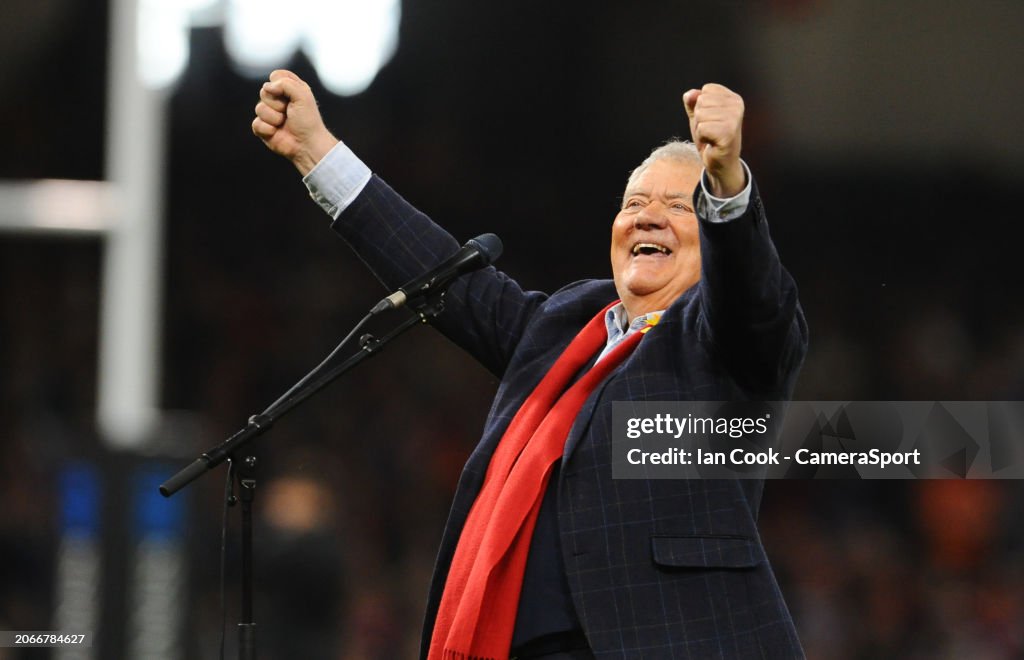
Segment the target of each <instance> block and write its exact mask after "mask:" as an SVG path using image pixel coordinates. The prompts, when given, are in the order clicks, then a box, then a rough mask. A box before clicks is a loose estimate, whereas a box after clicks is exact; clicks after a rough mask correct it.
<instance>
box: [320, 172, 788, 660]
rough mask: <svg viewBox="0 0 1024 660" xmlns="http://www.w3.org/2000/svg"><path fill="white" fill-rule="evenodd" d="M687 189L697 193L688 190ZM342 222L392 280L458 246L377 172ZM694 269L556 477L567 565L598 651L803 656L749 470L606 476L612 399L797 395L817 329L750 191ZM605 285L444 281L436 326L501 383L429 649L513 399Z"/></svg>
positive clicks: (595, 399) (580, 429) (595, 304)
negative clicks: (708, 476)
mask: <svg viewBox="0 0 1024 660" xmlns="http://www.w3.org/2000/svg"><path fill="white" fill-rule="evenodd" d="M696 194H697V193H695V198H696ZM333 227H334V229H335V231H337V232H338V233H339V234H340V235H341V236H342V237H343V238H344V239H345V240H346V241H347V242H348V243H349V244H350V245H351V246H352V247H353V248H354V250H355V251H356V253H357V254H358V255H359V256H360V258H362V259H363V260H364V261H365V262H366V263H367V265H369V267H370V268H371V269H372V270H373V272H374V273H375V274H376V275H377V276H378V278H380V279H381V280H382V281H383V282H384V284H385V285H386V286H387V288H388V289H391V290H393V289H395V288H398V287H399V286H401V285H402V284H404V283H405V282H407V281H409V280H411V279H413V278H414V277H416V276H418V275H420V274H421V273H423V272H424V271H426V270H427V269H428V268H431V267H432V266H434V265H436V264H438V263H440V262H441V261H442V260H443V259H445V258H447V257H448V256H450V255H451V254H453V253H454V252H455V251H456V250H457V249H458V248H459V247H460V245H459V243H458V242H457V241H456V240H455V239H454V238H453V237H452V236H451V235H449V234H448V233H447V232H445V231H444V230H443V229H441V228H440V227H438V226H437V225H436V224H434V223H433V222H432V221H431V220H430V219H429V218H427V216H425V215H424V214H422V213H420V212H419V211H417V210H416V209H415V208H413V207H412V206H411V205H409V204H408V203H407V202H406V201H405V200H404V199H402V198H401V197H400V196H399V195H398V194H397V193H395V192H394V191H393V190H392V189H391V188H389V187H388V186H387V184H385V183H384V182H383V181H382V180H380V179H379V178H377V177H376V176H374V177H373V178H372V179H371V181H370V182H369V184H367V186H366V188H365V189H364V190H363V191H362V192H361V193H360V194H359V196H358V197H357V198H356V200H355V201H354V202H353V203H352V204H351V205H350V206H349V207H348V208H346V209H345V211H344V212H342V214H341V215H340V216H339V218H338V219H337V220H336V221H335V222H334V224H333ZM700 236H701V238H700V240H701V256H702V273H701V279H700V281H699V282H698V283H697V284H696V285H694V286H693V287H691V288H690V289H689V290H688V291H686V292H685V293H684V294H683V295H682V296H680V297H679V298H678V299H677V300H676V302H675V303H674V304H673V305H672V306H671V307H670V308H669V309H668V310H667V312H666V313H665V315H664V316H663V318H662V320H661V321H660V323H659V324H658V325H657V326H656V327H655V328H653V329H652V330H651V331H650V332H648V334H647V336H646V337H645V338H644V340H643V341H642V342H640V345H639V347H638V348H637V349H636V351H635V352H634V353H633V354H632V355H631V356H630V357H629V358H628V359H627V360H626V361H625V362H624V363H623V364H622V365H620V366H619V367H618V368H617V369H616V371H614V372H613V373H612V374H611V376H609V378H608V379H607V380H606V381H605V382H604V383H603V384H602V385H601V386H599V387H598V389H597V390H596V391H595V392H594V393H593V394H592V395H591V396H590V398H589V399H588V400H587V402H586V404H585V405H584V407H583V409H582V410H581V411H580V414H579V417H578V418H577V420H576V423H575V425H574V426H573V429H572V431H571V432H570V434H569V437H568V439H567V441H566V443H565V453H564V456H563V460H562V467H561V470H560V471H559V476H558V481H557V483H552V484H550V485H549V488H557V489H558V493H557V501H558V525H559V534H560V538H561V547H562V554H563V560H564V566H565V571H566V576H567V578H568V584H569V588H570V590H571V592H572V599H573V603H574V605H575V607H576V612H577V615H578V616H579V620H580V623H581V625H582V627H583V632H584V633H585V635H586V637H587V640H588V641H589V644H590V647H591V649H592V650H593V652H594V654H595V656H596V657H598V658H602V659H604V658H623V659H626V658H628V659H630V660H632V659H634V658H652V659H659V658H787V659H788V658H796V657H802V656H803V652H802V650H801V647H800V642H799V640H798V639H797V635H796V631H795V628H794V625H793V621H792V618H791V616H790V614H789V611H788V610H787V608H786V605H785V602H784V601H783V598H782V594H781V592H780V591H779V587H778V585H777V583H776V580H775V577H774V574H773V573H772V570H771V567H770V566H769V564H768V560H767V558H766V556H765V551H764V548H763V546H762V544H761V540H760V536H759V534H758V530H757V513H758V508H759V506H760V502H761V492H762V487H763V483H762V482H760V481H757V480H650V481H646V480H626V479H617V480H613V479H612V478H611V428H612V402H613V401H633V400H636V401H640V400H651V401H679V400H697V401H730V400H734V401H735V400H781V399H788V398H790V396H791V394H792V391H793V386H794V382H795V379H796V374H797V371H798V370H799V367H800V365H801V363H802V361H803V357H804V354H805V352H806V349H807V326H806V324H805V322H804V317H803V313H802V312H801V310H800V306H799V303H798V301H797V290H796V285H795V284H794V282H793V280H792V278H791V277H790V276H789V274H788V273H787V272H786V271H785V270H784V269H783V268H782V265H781V264H780V262H779V258H778V255H777V253H776V251H775V247H774V245H773V244H772V242H771V239H770V237H769V234H768V226H767V224H766V221H765V216H764V210H763V207H762V204H761V200H760V198H759V197H758V194H757V188H756V186H754V187H753V190H752V194H751V199H750V203H749V205H748V208H747V211H746V213H745V214H744V215H743V216H741V217H740V218H737V219H735V220H732V221H730V222H726V223H710V222H707V221H706V220H704V219H701V220H700ZM617 297H618V296H617V294H616V291H615V287H614V284H613V283H612V282H611V281H610V280H590V281H582V282H576V283H573V284H570V285H568V286H566V287H565V288H563V289H561V290H559V291H557V292H556V293H554V294H551V295H550V296H549V295H547V294H544V293H540V292H535V291H523V290H522V289H521V288H520V287H519V285H518V284H516V282H515V281H514V280H512V279H511V278H509V277H508V276H507V275H505V274H504V273H502V272H500V271H497V270H495V269H494V268H493V267H488V268H486V269H483V270H480V271H477V272H474V273H472V274H469V275H465V276H463V277H461V278H459V279H458V280H456V281H455V282H454V283H453V284H452V286H451V287H450V289H449V290H448V293H447V297H446V305H445V311H444V312H443V313H442V315H441V316H440V317H439V318H438V319H437V320H436V321H435V322H434V325H435V326H436V327H437V328H438V329H439V330H440V331H441V332H443V333H444V334H445V335H446V336H447V337H449V338H450V339H451V340H452V341H454V342H455V343H456V344H458V345H459V346H461V347H462V348H463V349H465V350H467V351H469V353H470V354H472V355H473V356H474V357H475V358H476V359H477V360H479V361H480V362H481V363H482V364H483V365H484V366H485V367H486V368H487V369H489V370H490V371H491V372H493V373H494V374H495V375H496V376H498V377H499V378H500V379H501V382H500V385H499V386H498V392H497V394H496V395H495V397H494V403H493V405H492V407H491V410H490V413H489V415H488V417H487V421H486V423H485V426H484V430H483V436H482V438H481V439H480V442H479V444H478V445H477V447H476V449H475V450H474V451H473V452H472V454H471V455H470V457H469V460H468V462H467V463H466V466H465V468H464V470H463V473H462V476H461V478H460V481H459V485H458V488H457V490H456V493H455V498H454V502H453V504H452V508H451V512H450V513H449V517H448V522H447V524H446V527H445V531H444V536H443V538H442V541H441V548H440V550H439V553H438V557H437V563H436V566H435V570H434V577H433V581H432V584H431V587H430V592H429V596H428V602H427V610H426V618H425V624H424V629H423V639H422V645H421V655H422V656H423V657H425V655H426V650H427V648H428V647H429V643H430V635H431V631H432V628H433V623H434V619H435V616H436V615H437V609H438V604H439V602H440V599H441V593H442V591H443V589H444V583H445V579H446V576H447V573H448V568H449V565H450V562H451V559H452V555H453V553H454V551H455V545H456V542H457V541H458V538H459V534H460V531H461V529H462V526H463V524H464V523H465V521H466V516H467V515H468V513H469V510H470V507H471V506H472V504H473V501H474V499H475V498H476V495H477V493H478V491H479V489H480V487H481V484H482V482H483V478H484V473H485V472H486V469H487V464H488V461H489V460H490V457H491V454H492V452H493V451H494V448H495V445H496V444H497V442H498V441H499V440H500V439H501V437H502V434H503V433H504V432H505V429H506V428H507V426H508V424H509V422H510V421H511V420H512V417H513V416H514V415H515V413H516V411H517V410H518V409H519V407H520V405H521V404H522V403H523V401H524V400H525V399H526V397H527V396H528V395H529V393H530V392H531V391H532V390H533V388H534V387H535V386H536V385H537V383H538V382H539V381H540V379H541V378H542V377H543V376H544V374H545V373H546V372H547V370H548V368H549V367H550V366H551V365H552V364H553V363H554V361H555V360H556V359H557V358H558V356H559V355H560V354H561V353H562V351H563V350H564V349H565V347H566V346H567V345H568V344H569V342H570V341H571V340H572V339H573V338H574V337H575V336H576V334H577V332H578V331H579V330H580V329H581V328H582V327H583V325H584V324H585V323H586V322H587V321H589V320H590V319H591V318H593V316H594V315H595V314H597V313H598V312H599V311H600V310H601V309H602V308H603V307H604V306H605V305H607V304H608V303H610V302H612V301H613V300H615V299H616V298H617Z"/></svg>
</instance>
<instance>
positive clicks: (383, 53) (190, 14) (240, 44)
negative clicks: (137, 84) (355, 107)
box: [138, 0, 401, 96]
mask: <svg viewBox="0 0 1024 660" xmlns="http://www.w3.org/2000/svg"><path fill="white" fill-rule="evenodd" d="M400 19H401V4H400V2H399V0H289V2H288V3H286V4H285V5H284V6H282V4H281V3H280V2H278V1H277V0H139V5H138V21H139V23H138V48H139V58H138V62H139V68H140V70H139V75H140V78H141V80H142V81H143V83H144V84H146V85H147V86H148V87H150V88H151V89H163V88H166V87H168V86H170V85H172V84H174V82H175V81H177V80H178V78H179V77H180V76H181V74H182V72H183V71H184V70H185V67H186V66H187V65H188V57H189V52H188V50H189V30H190V29H191V28H192V27H196V26H199V25H202V26H216V25H221V26H223V29H224V41H225V49H226V50H227V53H228V55H229V56H230V58H231V62H232V64H233V65H234V66H235V67H236V68H237V69H238V70H239V71H240V72H241V73H243V74H245V75H250V76H253V77H263V76H266V75H267V73H268V72H269V71H270V70H271V69H274V68H277V67H279V66H282V65H283V64H284V63H285V62H287V60H288V59H289V58H290V57H292V55H294V54H295V52H296V51H298V50H301V51H302V52H304V53H305V54H306V55H307V56H308V57H309V59H310V61H311V62H312V63H313V66H314V67H316V70H317V74H318V75H319V77H320V80H321V82H323V84H324V86H325V87H326V88H327V89H328V90H330V91H331V92H333V93H335V94H341V95H345V96H350V95H354V94H359V93H360V92H362V91H364V90H365V89H366V88H367V87H369V85H370V83H372V82H373V79H374V78H375V77H376V75H377V73H378V72H379V71H380V69H381V68H382V67H383V66H384V65H385V64H387V62H388V61H389V60H390V59H391V57H392V56H393V55H394V54H395V51H396V49H397V46H398V24H399V20H400Z"/></svg>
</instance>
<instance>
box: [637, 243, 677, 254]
mask: <svg viewBox="0 0 1024 660" xmlns="http://www.w3.org/2000/svg"><path fill="white" fill-rule="evenodd" d="M641 254H645V255H654V254H663V255H665V256H668V255H670V254H672V250H670V249H668V248H667V247H665V246H664V245H659V244H657V243H637V244H636V245H634V246H633V256H634V257H635V256H637V255H641Z"/></svg>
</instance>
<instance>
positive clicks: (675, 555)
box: [651, 536, 764, 568]
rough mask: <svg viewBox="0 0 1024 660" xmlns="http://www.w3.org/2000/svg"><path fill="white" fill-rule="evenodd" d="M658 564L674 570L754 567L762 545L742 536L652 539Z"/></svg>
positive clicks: (662, 537) (757, 562) (759, 558)
mask: <svg viewBox="0 0 1024 660" xmlns="http://www.w3.org/2000/svg"><path fill="white" fill-rule="evenodd" d="M651 551H652V553H653V556H654V563H655V564H657V565H659V566H666V567H670V568H753V567H754V566H757V565H758V564H760V563H761V561H762V560H763V559H764V552H763V551H762V550H761V546H760V544H758V543H757V542H755V541H754V540H752V539H748V538H743V537H738V536H652V537H651Z"/></svg>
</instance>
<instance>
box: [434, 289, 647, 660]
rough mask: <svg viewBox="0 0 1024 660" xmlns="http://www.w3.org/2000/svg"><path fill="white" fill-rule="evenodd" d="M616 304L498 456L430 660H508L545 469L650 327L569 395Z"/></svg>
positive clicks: (529, 407)
mask: <svg viewBox="0 0 1024 660" xmlns="http://www.w3.org/2000/svg"><path fill="white" fill-rule="evenodd" d="M615 304H617V301H616V302H615V303H612V304H611V305H609V306H608V307H606V308H605V309H604V310H602V311H601V313H600V314H598V315H597V316H595V317H594V318H593V319H592V320H591V321H590V322H589V323H587V325H586V326H585V327H584V328H583V330H581V331H580V333H579V334H578V335H576V338H575V339H573V340H572V343H570V344H569V346H568V347H567V348H566V349H565V351H563V352H562V355H561V356H559V358H558V360H557V361H556V362H555V364H554V365H553V366H552V367H551V368H550V369H549V370H548V372H547V374H545V376H544V378H543V379H542V380H541V382H540V384H538V385H537V387H536V388H535V389H534V390H533V392H532V393H531V394H530V396H529V397H528V398H527V399H526V401H525V402H524V403H523V405H522V407H521V408H520V409H519V412H517V413H516V416H515V417H514V418H513V419H512V422H511V424H509V427H508V430H506V431H505V435H504V436H502V438H501V442H499V443H498V446H497V447H496V448H495V450H494V455H493V456H492V457H491V462H490V464H489V465H488V467H487V474H486V476H485V477H484V483H483V486H482V487H481V489H480V493H479V494H478V495H477V497H476V501H475V502H474V503H473V507H472V508H471V509H470V511H469V516H468V518H467V519H466V524H465V526H464V527H463V529H462V534H461V535H460V536H459V542H458V545H457V546H456V547H455V556H454V557H453V558H452V563H451V567H450V568H449V570H448V579H447V581H446V582H445V585H444V593H443V595H442V596H441V604H440V607H439V609H438V613H437V619H436V620H435V621H434V633H433V636H432V638H431V640H430V653H429V655H428V660H497V659H498V658H507V657H508V654H509V648H510V646H511V644H512V632H513V628H514V627H515V622H516V612H517V610H518V608H519V593H520V591H521V590H522V587H523V574H524V572H525V571H526V557H527V554H528V553H529V550H530V540H531V538H532V537H533V530H534V527H535V526H536V524H537V515H538V514H539V513H540V505H541V502H542V500H543V499H544V491H545V489H546V488H547V484H548V479H549V478H550V477H551V468H552V467H553V466H554V464H555V462H556V461H557V460H559V459H560V458H561V457H562V452H563V451H564V448H565V440H566V438H567V437H568V435H569V430H570V429H571V428H572V425H573V422H575V421H576V416H577V415H579V412H580V409H581V408H582V407H583V403H584V402H585V401H586V400H587V397H588V396H590V394H591V392H593V391H594V389H596V388H597V386H598V385H599V384H600V383H601V381H603V380H604V379H605V377H606V376H607V375H608V374H609V373H611V371H612V370H613V369H615V367H617V366H618V365H619V364H620V363H621V362H622V361H623V360H625V359H626V358H627V357H628V356H629V354H630V353H632V352H633V349H634V348H636V345H637V344H638V343H639V342H640V339H641V338H642V337H643V333H644V332H646V331H647V330H648V329H649V328H650V326H648V327H647V328H644V329H643V330H641V331H640V332H635V333H633V334H632V335H630V336H629V337H627V338H626V339H624V340H623V341H622V342H621V343H620V344H619V345H618V346H616V347H615V348H613V349H612V350H611V352H610V353H608V355H606V356H605V357H604V359H603V360H601V361H600V362H598V363H597V364H596V365H594V366H593V367H592V368H591V369H590V370H589V371H587V373H586V374H584V375H583V377H582V378H580V379H579V380H578V381H576V383H575V384H573V385H572V387H569V389H568V390H566V386H568V385H569V383H570V382H571V380H572V378H573V376H575V375H576V373H578V372H579V370H580V369H582V368H583V367H584V366H586V364H587V363H588V362H590V360H591V358H593V356H594V355H595V354H596V353H597V352H598V351H600V350H601V349H602V348H603V347H604V345H605V343H606V342H607V338H608V334H607V332H606V329H605V322H604V317H605V313H606V312H607V311H608V309H610V308H611V307H612V306H614V305H615ZM563 392H564V393H563Z"/></svg>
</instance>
